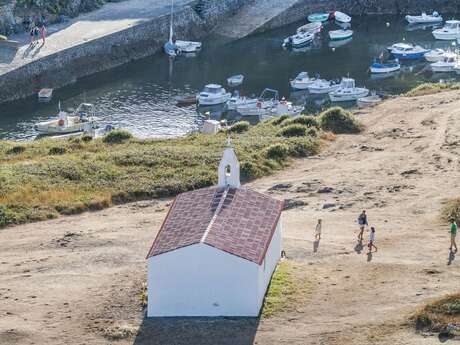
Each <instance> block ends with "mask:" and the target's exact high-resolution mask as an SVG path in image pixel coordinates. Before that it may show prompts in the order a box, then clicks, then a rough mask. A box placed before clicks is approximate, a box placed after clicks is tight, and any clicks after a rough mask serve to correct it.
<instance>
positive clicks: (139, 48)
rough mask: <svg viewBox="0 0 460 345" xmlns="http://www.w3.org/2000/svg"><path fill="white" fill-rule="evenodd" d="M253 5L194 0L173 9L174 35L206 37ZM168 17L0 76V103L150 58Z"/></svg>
mask: <svg viewBox="0 0 460 345" xmlns="http://www.w3.org/2000/svg"><path fill="white" fill-rule="evenodd" d="M249 1H252V0H222V1H214V0H197V1H192V2H191V3H190V5H187V6H184V7H182V8H177V9H176V11H175V14H174V30H175V33H176V34H177V36H179V37H188V38H190V39H198V38H200V37H203V36H205V35H207V34H208V33H209V32H210V31H211V30H212V28H214V27H215V25H216V24H217V23H218V22H219V21H221V20H222V19H223V18H224V17H227V16H231V15H233V14H235V13H236V12H237V11H238V9H239V8H240V7H241V6H242V5H243V4H246V3H248V2H249ZM169 21H170V16H169V14H168V15H162V16H159V17H155V18H152V20H149V21H147V22H144V23H141V24H138V25H135V26H132V27H130V28H128V29H125V30H123V31H122V32H115V33H113V34H111V35H108V36H104V37H102V38H100V39H95V40H92V41H88V42H85V43H82V44H79V45H76V46H74V47H71V48H69V49H66V50H61V51H59V52H56V53H54V54H51V55H48V56H45V57H43V58H40V59H38V60H35V61H32V62H30V63H27V64H25V65H23V66H21V67H18V68H16V69H13V70H11V71H9V72H7V73H5V74H3V75H1V76H0V103H3V102H7V101H12V100H17V99H21V98H24V97H27V96H31V95H33V94H35V93H36V92H37V91H38V90H39V89H40V88H43V87H52V88H59V87H63V86H65V85H68V84H71V83H73V82H75V81H76V80H77V79H78V78H81V77H84V76H87V75H91V74H94V73H97V72H101V71H104V70H108V69H110V68H113V67H116V66H119V65H122V64H124V63H126V62H129V61H132V60H135V59H139V58H142V57H146V56H149V55H153V54H155V53H157V52H158V51H160V50H161V49H162V48H163V44H164V43H165V41H166V40H167V38H168V36H169Z"/></svg>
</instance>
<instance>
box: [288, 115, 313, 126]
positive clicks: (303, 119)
mask: <svg viewBox="0 0 460 345" xmlns="http://www.w3.org/2000/svg"><path fill="white" fill-rule="evenodd" d="M293 124H299V125H304V126H307V127H313V128H319V124H318V121H316V118H315V117H314V116H311V115H300V116H297V117H294V118H293V119H290V120H286V121H284V122H283V124H282V125H283V126H288V125H293Z"/></svg>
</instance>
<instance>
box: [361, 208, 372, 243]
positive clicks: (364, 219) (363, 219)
mask: <svg viewBox="0 0 460 345" xmlns="http://www.w3.org/2000/svg"><path fill="white" fill-rule="evenodd" d="M358 224H359V235H358V241H362V240H363V234H364V228H365V227H366V226H368V225H369V224H368V223H367V215H366V211H365V210H364V211H363V212H361V214H360V215H359V217H358Z"/></svg>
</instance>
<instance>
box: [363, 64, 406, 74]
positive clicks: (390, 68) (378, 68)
mask: <svg viewBox="0 0 460 345" xmlns="http://www.w3.org/2000/svg"><path fill="white" fill-rule="evenodd" d="M400 69H401V66H400V65H399V64H398V65H385V64H382V65H371V67H370V71H371V73H376V74H378V73H381V74H384V73H392V72H396V71H399V70H400Z"/></svg>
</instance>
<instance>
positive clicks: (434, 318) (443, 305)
mask: <svg viewBox="0 0 460 345" xmlns="http://www.w3.org/2000/svg"><path fill="white" fill-rule="evenodd" d="M413 319H414V321H415V325H416V327H417V329H418V330H424V331H432V332H439V333H447V334H448V335H460V334H456V333H458V331H457V330H456V329H455V327H453V325H457V326H458V325H460V293H456V294H452V295H448V296H446V297H443V298H440V299H438V300H436V301H433V302H431V303H429V304H427V305H426V306H425V307H423V308H421V309H420V310H418V311H417V312H416V313H415V315H414V317H413Z"/></svg>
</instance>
